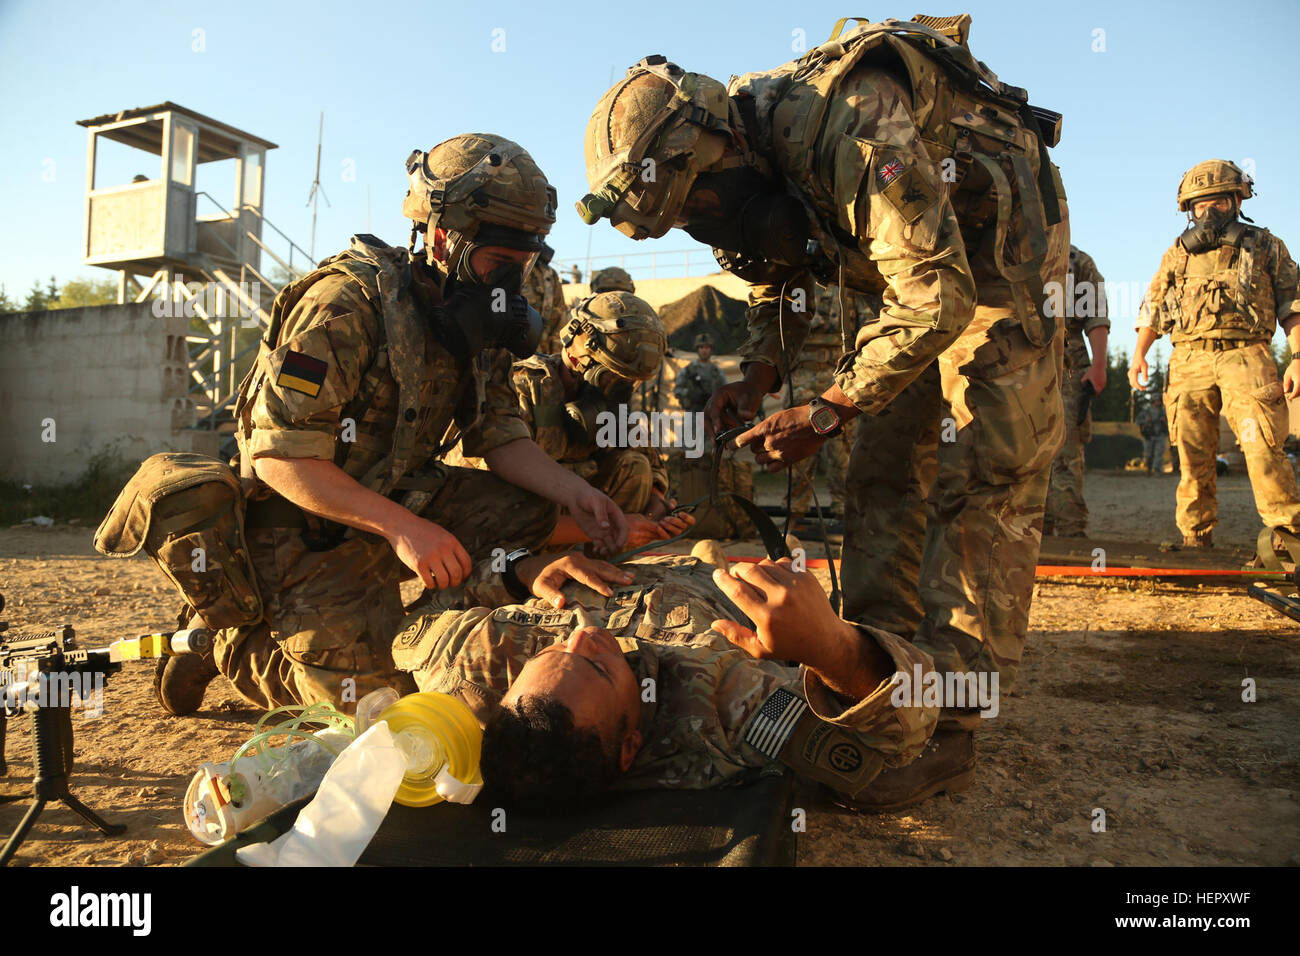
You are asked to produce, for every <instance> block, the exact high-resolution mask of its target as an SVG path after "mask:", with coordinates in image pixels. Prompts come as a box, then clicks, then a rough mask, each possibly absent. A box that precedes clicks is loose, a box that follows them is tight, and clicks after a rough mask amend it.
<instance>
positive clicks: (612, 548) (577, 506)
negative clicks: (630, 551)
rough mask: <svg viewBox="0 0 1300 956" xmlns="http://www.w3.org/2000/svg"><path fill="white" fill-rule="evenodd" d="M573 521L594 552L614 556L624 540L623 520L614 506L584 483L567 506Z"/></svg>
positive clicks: (624, 523) (625, 522) (625, 532)
mask: <svg viewBox="0 0 1300 956" xmlns="http://www.w3.org/2000/svg"><path fill="white" fill-rule="evenodd" d="M568 506H569V511H570V513H571V514H572V515H573V520H574V521H576V522H578V527H580V528H581V529H582V531H583V533H584V534H585V535H586V536H587V537H588V538H590V539H591V542H592V544H593V545H594V546H595V548H596V550H597V552H599V553H601V554H614V553H615V552H617V551H618V550H619V549H620V548H621V547H622V546H623V542H624V541H626V540H627V520H626V519H625V518H624V517H623V512H622V511H621V510H619V507H618V505H616V504H614V502H613V501H611V500H610V499H609V498H608V497H607V496H606V495H604V494H602V493H601V492H599V491H597V490H596V489H595V488H593V487H591V486H590V485H588V484H586V483H584V484H583V487H582V488H580V489H579V490H578V491H577V492H576V493H575V494H574V496H573V500H572V501H570V502H568Z"/></svg>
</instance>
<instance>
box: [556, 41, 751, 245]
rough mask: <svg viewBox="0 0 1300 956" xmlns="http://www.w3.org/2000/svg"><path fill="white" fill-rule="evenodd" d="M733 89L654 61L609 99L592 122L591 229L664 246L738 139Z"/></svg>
mask: <svg viewBox="0 0 1300 956" xmlns="http://www.w3.org/2000/svg"><path fill="white" fill-rule="evenodd" d="M729 116H730V100H729V99H728V97H727V89H726V87H725V86H723V85H722V84H721V83H719V82H718V81H717V80H715V79H713V78H711V77H708V76H705V75H704V74H702V73H687V72H686V71H685V70H683V69H682V68H681V67H679V66H678V65H677V64H676V63H669V62H668V61H667V60H666V59H665V58H664V57H662V56H648V57H646V58H645V59H643V60H641V61H640V62H639V63H637V64H636V65H635V66H632V67H629V68H628V71H627V75H626V76H625V77H624V78H623V79H622V80H620V81H619V82H618V83H616V84H614V86H613V87H612V88H611V89H610V90H609V91H608V92H606V93H605V95H604V96H603V97H601V100H600V102H599V103H598V104H596V111H595V112H594V113H592V114H591V119H590V120H589V121H588V122H587V143H586V154H587V183H588V185H589V186H590V188H591V192H590V193H588V194H587V195H586V196H584V197H583V198H582V199H581V200H580V201H579V202H578V204H577V207H578V214H579V215H580V216H582V219H583V221H584V222H586V223H587V224H588V225H595V223H596V221H597V220H598V219H602V218H608V219H609V221H610V222H611V223H612V224H613V226H614V228H615V229H617V230H618V231H619V232H621V233H623V234H624V235H627V236H631V237H632V238H633V239H658V238H659V237H660V236H662V235H664V234H665V233H666V232H668V230H669V229H671V228H672V226H673V224H674V223H675V222H676V220H677V218H678V214H679V213H680V212H681V209H682V206H683V204H685V202H686V194H687V193H688V192H690V188H691V185H692V183H694V181H695V176H696V174H697V173H699V172H700V171H701V170H703V169H706V168H708V167H710V166H712V165H713V164H715V163H717V162H718V160H720V159H721V158H722V154H723V150H724V147H725V146H726V144H727V142H728V140H729V139H730V138H731V128H730V125H729V123H728V118H729Z"/></svg>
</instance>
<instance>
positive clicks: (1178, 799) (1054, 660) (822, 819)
mask: <svg viewBox="0 0 1300 956" xmlns="http://www.w3.org/2000/svg"><path fill="white" fill-rule="evenodd" d="M1175 482H1176V479H1174V478H1173V477H1171V476H1164V477H1158V478H1146V477H1144V476H1139V475H1124V474H1097V473H1093V474H1090V475H1089V477H1088V500H1089V504H1090V508H1091V511H1092V518H1091V522H1092V523H1091V528H1092V530H1093V532H1094V533H1095V534H1096V535H1097V536H1098V537H1101V538H1114V539H1121V540H1128V541H1146V542H1152V543H1157V544H1158V543H1160V542H1162V541H1174V540H1176V539H1177V533H1176V529H1175V528H1174V524H1173V494H1174V487H1175ZM1219 500H1220V510H1221V523H1220V525H1219V527H1218V529H1217V531H1216V537H1217V539H1218V542H1219V545H1220V547H1219V548H1218V549H1217V552H1216V558H1221V561H1220V566H1222V567H1234V566H1240V563H1241V561H1242V560H1243V559H1244V557H1245V556H1246V554H1247V551H1246V546H1248V545H1249V544H1250V542H1252V541H1253V538H1254V535H1255V532H1256V530H1257V527H1258V519H1257V517H1256V515H1255V512H1254V508H1253V505H1252V501H1251V496H1250V488H1249V485H1248V484H1247V482H1246V479H1245V478H1244V477H1243V476H1237V475H1233V476H1228V477H1227V478H1225V479H1222V480H1221V483H1220V491H1219ZM90 539H91V530H90V529H88V528H84V527H69V526H67V525H55V526H54V527H53V528H48V529H37V528H33V527H30V526H19V527H14V528H9V529H7V530H0V589H2V590H3V592H4V594H5V596H6V597H7V599H8V606H7V607H6V609H5V611H4V613H3V617H4V619H5V620H8V621H9V622H10V623H11V624H12V625H13V626H14V628H15V629H21V630H25V629H28V628H32V627H35V626H36V625H40V624H44V625H50V624H56V623H62V622H70V623H72V624H73V625H74V626H75V627H76V629H77V633H78V636H79V638H80V640H81V643H82V644H83V646H101V645H105V644H107V643H108V642H110V641H111V640H113V639H115V638H118V637H123V636H134V635H136V634H140V633H145V632H147V631H149V630H153V629H163V628H165V627H167V625H168V624H169V622H170V620H169V619H170V617H171V614H172V612H173V610H174V605H175V599H174V598H173V595H172V593H171V592H170V590H169V587H168V586H167V585H166V584H165V582H164V581H163V579H162V577H161V575H160V574H159V573H158V572H157V571H155V570H154V569H153V567H152V566H151V565H150V564H149V563H148V562H147V561H146V560H145V559H144V558H137V559H132V560H128V561H114V560H111V559H108V558H103V557H100V556H99V555H97V554H95V553H94V552H93V550H92V549H91V546H90ZM1234 546H1235V547H1234ZM808 547H809V551H810V554H811V556H813V557H816V556H818V555H819V553H820V552H819V546H818V545H816V544H813V543H811V542H810V543H809V545H808ZM729 550H733V551H734V553H755V552H756V546H755V545H753V544H748V545H746V544H741V545H738V546H736V547H735V548H734V549H729ZM1298 650H1300V625H1297V624H1295V623H1293V622H1291V621H1289V620H1287V619H1286V618H1283V617H1282V616H1280V615H1279V614H1277V613H1276V612H1275V611H1272V610H1269V609H1268V608H1266V607H1264V606H1263V605H1261V604H1259V603H1257V602H1255V601H1253V600H1251V599H1250V598H1248V597H1247V596H1246V595H1245V593H1244V584H1241V583H1237V582H1235V581H1233V582H1232V583H1229V584H1217V583H1215V584H1171V583H1168V582H1167V581H1151V580H1143V581H1129V580H1125V579H1109V580H1106V581H1088V582H1082V583H1081V582H1079V581H1077V580H1061V579H1041V580H1040V583H1039V585H1038V587H1037V589H1036V592H1035V598H1034V607H1033V614H1032V618H1031V633H1030V636H1029V644H1028V648H1027V650H1026V654H1025V659H1024V663H1023V667H1022V669H1021V674H1020V679H1019V681H1018V683H1017V685H1016V687H1015V689H1014V690H1013V691H1012V692H1011V693H1010V695H1009V696H1008V695H1007V694H1006V693H1005V688H1004V693H1003V700H1002V705H1001V713H1000V714H999V715H998V717H997V718H996V719H994V720H991V721H989V722H988V727H987V729H982V730H981V732H980V733H979V734H978V735H977V738H976V741H977V748H978V750H979V753H980V761H979V765H978V775H977V781H976V783H975V785H974V786H973V787H972V788H970V789H969V790H967V791H965V792H964V793H962V794H957V795H953V796H943V797H939V798H937V799H933V800H930V801H928V802H927V803H926V804H924V805H922V806H921V807H919V808H917V809H915V810H912V811H904V812H901V813H895V814H886V815H880V816H866V815H858V814H854V813H851V812H849V811H844V810H840V809H838V808H835V807H834V806H833V805H831V804H829V803H828V802H827V801H825V799H824V798H822V797H821V796H820V795H819V794H818V793H817V792H816V791H815V790H814V789H812V788H807V789H806V790H805V791H804V794H803V796H804V797H806V800H805V801H804V803H805V806H806V809H807V810H808V815H807V832H806V833H805V834H803V835H802V836H801V837H800V842H799V846H800V851H799V859H800V863H801V864H806V865H880V864H886V865H922V864H928V865H940V866H943V865H961V864H986V865H990V864H991V865H997V864H1012V865H1016V864H1046V865H1062V864H1064V865H1097V866H1109V865H1116V866H1129V865H1211V864H1217V865H1232V864H1256V865H1258V864H1265V865H1296V864H1300V803H1297V794H1298V793H1300V733H1298V731H1300V693H1298V691H1300V654H1298V653H1297V651H1298ZM152 674H153V667H152V664H151V663H143V664H127V665H125V666H124V668H123V670H122V672H121V673H120V674H118V675H116V676H115V677H113V678H112V679H111V683H110V684H109V686H108V689H107V691H106V694H105V704H104V712H103V715H102V716H100V717H98V718H94V719H91V718H87V717H83V716H80V715H79V716H77V717H76V718H74V720H75V725H76V734H77V769H76V773H75V775H74V777H73V792H74V793H75V794H76V795H77V796H79V797H80V798H82V799H83V800H84V801H86V802H87V803H88V804H89V805H90V806H91V807H93V808H95V809H96V810H98V811H100V812H101V813H102V814H103V815H104V816H105V817H106V818H107V819H109V820H110V821H112V822H119V823H125V824H126V825H127V826H128V828H129V829H128V831H127V833H126V834H125V835H124V836H123V837H120V838H115V839H105V838H103V837H101V836H99V835H97V834H91V833H90V832H88V831H87V830H86V829H84V828H83V827H82V826H81V824H80V821H79V819H78V818H76V817H75V816H74V815H73V814H72V813H71V812H70V811H68V810H66V809H64V808H62V807H52V808H50V809H47V810H46V812H45V813H44V814H43V815H42V816H41V818H40V820H39V821H38V823H37V826H36V828H35V830H34V831H33V832H32V834H31V836H30V837H29V839H28V840H27V841H26V842H25V843H24V844H23V846H22V849H21V850H20V851H19V853H18V856H17V858H16V862H17V863H18V864H20V865H21V864H42V865H51V864H53V865H60V864H61V865H155V864H162V865H167V864H176V863H180V862H183V861H184V860H186V859H187V858H189V857H191V856H193V855H194V854H195V853H197V852H198V851H199V850H200V849H201V847H200V846H199V845H198V844H197V843H196V842H195V841H194V840H193V838H192V837H191V836H190V835H189V832H188V830H187V829H186V827H185V824H184V821H183V819H182V816H181V802H182V799H183V796H184V791H185V787H186V785H187V784H188V782H189V780H190V778H191V776H192V775H193V773H194V771H195V769H196V768H197V767H198V765H199V764H200V763H202V762H204V761H208V760H212V761H220V760H225V759H228V758H229V757H230V755H231V754H232V753H233V751H234V749H235V748H236V747H237V746H238V745H239V744H240V743H242V742H243V741H244V740H245V739H247V737H248V736H250V735H251V733H252V727H253V724H254V723H255V721H256V718H257V716H258V715H257V713H256V712H254V711H253V710H250V709H248V708H247V707H245V706H244V705H243V704H242V703H241V702H240V700H239V699H238V698H237V697H236V696H235V694H234V692H233V690H232V689H231V688H230V687H229V685H228V684H226V683H225V681H224V680H223V679H218V680H217V681H216V682H214V683H213V685H212V686H211V688H210V689H209V691H208V695H207V698H206V700H205V702H204V706H203V708H202V710H201V711H200V712H199V713H198V714H197V715H195V716H192V717H188V718H175V717H171V716H169V715H167V714H165V713H164V712H163V711H162V710H161V709H160V708H159V707H158V705H157V704H156V702H155V701H154V698H153V690H152ZM1248 677H1249V678H1253V679H1254V681H1255V682H1256V687H1257V700H1256V701H1255V702H1253V703H1245V702H1243V700H1242V693H1243V689H1242V682H1243V679H1244V678H1248ZM29 725H30V721H29V719H28V718H26V717H19V718H16V719H14V720H12V721H11V722H10V727H9V734H8V736H9V740H8V757H9V775H8V777H7V778H6V779H5V782H4V784H3V787H2V788H0V789H2V790H3V792H4V793H5V794H19V793H22V792H24V791H25V790H26V786H27V781H29V779H30V773H31V744H30V740H29V739H28V733H29V731H28V727H29ZM25 805H26V803H25V801H22V802H19V803H10V804H6V805H3V806H0V832H4V833H8V832H10V831H12V829H13V828H14V827H15V826H16V825H17V823H18V820H19V818H20V816H21V814H22V812H23V808H24V807H25ZM1098 808H1100V809H1101V810H1104V811H1105V824H1106V829H1105V832H1094V826H1093V821H1094V819H1095V818H1096V813H1095V811H1096V810H1097V809H1098Z"/></svg>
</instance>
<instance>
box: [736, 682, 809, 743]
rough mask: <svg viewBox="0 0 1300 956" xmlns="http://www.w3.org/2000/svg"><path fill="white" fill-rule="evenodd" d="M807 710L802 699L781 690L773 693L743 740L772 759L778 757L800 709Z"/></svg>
mask: <svg viewBox="0 0 1300 956" xmlns="http://www.w3.org/2000/svg"><path fill="white" fill-rule="evenodd" d="M807 709H808V705H807V703H805V702H804V701H803V699H802V698H800V697H798V696H796V695H794V694H792V693H790V692H789V691H788V690H785V689H780V690H775V691H773V692H772V696H770V697H769V698H768V699H767V700H766V701H764V703H763V706H762V707H760V708H759V710H758V713H757V714H755V715H754V718H753V720H751V721H750V722H749V730H748V731H747V732H746V733H745V742H746V743H748V744H749V745H750V746H751V747H753V748H754V749H755V750H757V751H759V752H761V753H765V754H767V755H768V756H769V757H771V758H772V759H773V760H775V759H776V758H777V757H778V756H780V753H781V748H782V747H784V746H785V742H786V741H787V740H789V739H790V734H791V732H793V731H794V725H795V724H797V723H798V722H799V718H800V717H801V716H802V715H803V712H804V711H805V710H807Z"/></svg>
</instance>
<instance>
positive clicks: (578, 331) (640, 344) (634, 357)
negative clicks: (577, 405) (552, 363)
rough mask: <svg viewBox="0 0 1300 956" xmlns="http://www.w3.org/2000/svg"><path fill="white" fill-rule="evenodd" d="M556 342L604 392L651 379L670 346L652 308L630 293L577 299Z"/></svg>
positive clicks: (567, 360)
mask: <svg viewBox="0 0 1300 956" xmlns="http://www.w3.org/2000/svg"><path fill="white" fill-rule="evenodd" d="M560 342H561V344H562V348H561V354H562V355H563V356H564V362H565V364H566V365H568V366H569V368H571V369H573V371H574V372H576V373H577V374H579V375H581V376H582V377H583V379H585V380H586V381H587V382H590V383H591V384H592V385H595V386H596V387H597V388H599V389H601V390H602V391H606V390H608V389H610V388H612V387H613V386H614V385H617V384H620V383H624V382H644V381H645V380H646V379H648V378H651V377H652V376H653V375H654V374H655V372H657V371H658V370H659V365H660V363H662V362H663V358H664V352H665V350H666V349H667V348H668V337H667V336H666V335H665V334H664V327H663V323H662V322H660V321H659V316H658V315H657V314H656V313H655V310H654V309H653V308H652V307H651V306H650V303H648V302H646V301H645V300H644V299H638V298H637V297H636V296H634V295H633V294H632V293H630V292H602V293H600V294H599V295H591V296H587V297H586V298H585V299H579V300H578V301H577V302H575V303H574V304H573V307H572V308H571V309H570V310H569V321H568V324H567V325H565V327H564V331H563V332H562V333H561V334H560Z"/></svg>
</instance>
